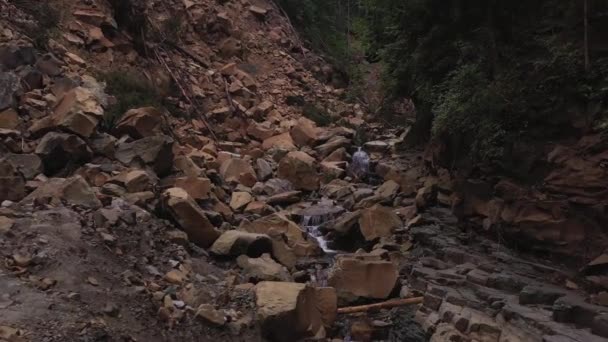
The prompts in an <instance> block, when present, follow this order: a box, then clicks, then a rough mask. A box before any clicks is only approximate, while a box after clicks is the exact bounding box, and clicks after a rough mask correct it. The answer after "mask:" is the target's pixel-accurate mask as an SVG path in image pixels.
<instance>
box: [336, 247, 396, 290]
mask: <svg viewBox="0 0 608 342" xmlns="http://www.w3.org/2000/svg"><path fill="white" fill-rule="evenodd" d="M398 276H399V272H398V271H397V267H396V266H395V265H394V264H393V263H392V262H390V261H384V260H380V259H379V258H378V257H375V256H366V255H342V256H339V257H338V258H337V259H336V263H335V264H334V266H333V267H332V269H331V270H330V273H329V278H328V284H329V285H330V286H332V287H334V288H335V289H336V291H337V292H338V297H340V298H343V299H346V300H350V299H355V298H357V297H365V298H375V299H385V298H387V297H388V296H389V295H390V294H391V292H392V291H393V289H395V286H396V285H397V279H398Z"/></svg>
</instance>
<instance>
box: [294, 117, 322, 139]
mask: <svg viewBox="0 0 608 342" xmlns="http://www.w3.org/2000/svg"><path fill="white" fill-rule="evenodd" d="M290 134H291V138H292V139H293V141H294V142H295V143H296V145H298V146H313V145H314V143H315V142H316V141H317V136H318V128H317V126H316V125H315V123H314V121H312V120H310V119H307V118H305V117H301V118H299V119H298V123H297V124H296V125H295V126H293V127H292V128H291V132H290Z"/></svg>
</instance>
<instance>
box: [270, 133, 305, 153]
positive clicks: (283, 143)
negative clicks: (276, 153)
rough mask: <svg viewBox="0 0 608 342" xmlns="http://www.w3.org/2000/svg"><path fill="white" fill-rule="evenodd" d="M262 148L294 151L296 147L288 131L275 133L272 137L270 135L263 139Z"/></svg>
mask: <svg viewBox="0 0 608 342" xmlns="http://www.w3.org/2000/svg"><path fill="white" fill-rule="evenodd" d="M262 148H263V149H264V150H270V149H272V148H277V149H280V150H286V151H295V150H296V149H297V148H296V146H295V145H294V143H293V139H292V138H291V135H290V134H289V132H287V133H283V134H279V135H275V136H273V137H270V138H268V139H266V140H264V142H263V143H262Z"/></svg>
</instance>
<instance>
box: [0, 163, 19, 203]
mask: <svg viewBox="0 0 608 342" xmlns="http://www.w3.org/2000/svg"><path fill="white" fill-rule="evenodd" d="M23 197H25V179H24V178H23V175H21V173H19V172H18V171H17V168H16V167H15V166H14V165H13V164H12V163H11V162H9V161H8V160H7V159H6V158H5V159H0V203H1V202H2V201H6V200H8V201H20V200H21V199H22V198H23Z"/></svg>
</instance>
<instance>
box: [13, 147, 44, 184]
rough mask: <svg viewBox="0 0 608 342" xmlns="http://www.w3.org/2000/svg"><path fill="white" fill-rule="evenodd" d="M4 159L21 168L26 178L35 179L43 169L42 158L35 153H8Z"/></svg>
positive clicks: (16, 167) (18, 168) (20, 170)
mask: <svg viewBox="0 0 608 342" xmlns="http://www.w3.org/2000/svg"><path fill="white" fill-rule="evenodd" d="M4 159H5V160H6V161H8V162H9V163H11V164H12V165H13V166H14V167H15V169H17V170H19V172H21V174H22V175H23V177H25V179H28V180H30V179H34V177H36V176H37V175H39V174H41V173H42V171H43V165H42V160H41V159H40V157H38V156H37V155H35V154H15V153H7V154H6V155H5V156H4Z"/></svg>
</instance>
